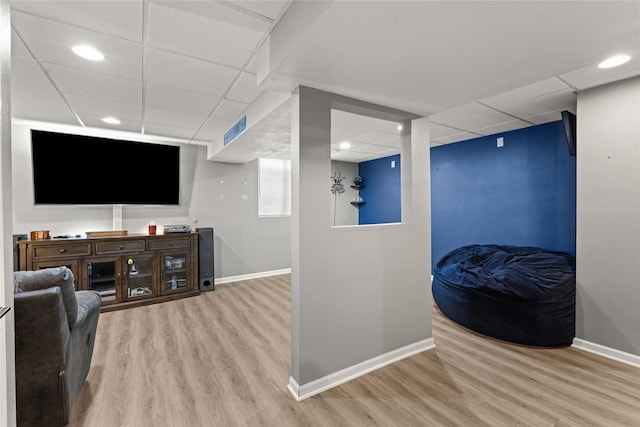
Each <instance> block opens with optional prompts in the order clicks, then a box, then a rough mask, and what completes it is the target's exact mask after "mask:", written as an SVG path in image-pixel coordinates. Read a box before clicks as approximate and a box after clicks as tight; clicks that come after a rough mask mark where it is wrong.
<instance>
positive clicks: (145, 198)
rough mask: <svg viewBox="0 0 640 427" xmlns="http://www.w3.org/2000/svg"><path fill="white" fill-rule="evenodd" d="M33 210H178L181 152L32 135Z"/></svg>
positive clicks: (95, 139)
mask: <svg viewBox="0 0 640 427" xmlns="http://www.w3.org/2000/svg"><path fill="white" fill-rule="evenodd" d="M31 155H32V164H33V190H34V191H33V192H34V203H35V204H36V205H179V204H180V147H179V146H175V145H161V144H152V143H146V142H136V141H124V140H119V139H108V138H98V137H93V136H84V135H72V134H64V133H56V132H47V131H41V130H35V129H34V130H32V131H31Z"/></svg>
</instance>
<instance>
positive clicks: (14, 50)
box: [11, 28, 33, 60]
mask: <svg viewBox="0 0 640 427" xmlns="http://www.w3.org/2000/svg"><path fill="white" fill-rule="evenodd" d="M17 57H22V58H29V59H33V56H32V55H31V53H29V50H28V49H27V46H26V45H25V44H24V43H23V42H22V40H21V39H20V37H18V33H16V30H15V29H13V28H11V59H12V60H13V59H14V58H17Z"/></svg>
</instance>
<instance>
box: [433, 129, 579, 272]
mask: <svg viewBox="0 0 640 427" xmlns="http://www.w3.org/2000/svg"><path fill="white" fill-rule="evenodd" d="M498 137H503V138H504V147H502V148H497V147H496V139H497V138H498ZM431 239H432V241H431V249H432V265H433V266H435V264H436V263H437V261H438V260H439V259H440V258H441V257H442V256H443V255H444V254H446V253H447V252H449V251H450V250H452V249H455V248H458V247H460V246H463V245H468V244H490V243H493V244H503V245H517V246H539V247H543V248H546V249H550V250H559V251H565V252H570V253H572V254H575V250H576V158H575V157H571V156H569V150H568V148H567V141H566V136H565V134H564V128H563V125H562V122H561V121H558V122H552V123H546V124H543V125H537V126H532V127H529V128H525V129H519V130H514V131H510V132H505V133H501V134H496V135H491V136H485V137H481V138H476V139H472V140H468V141H464V142H458V143H454V144H448V145H443V146H439V147H433V148H431Z"/></svg>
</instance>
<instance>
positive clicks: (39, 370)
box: [14, 287, 70, 426]
mask: <svg viewBox="0 0 640 427" xmlns="http://www.w3.org/2000/svg"><path fill="white" fill-rule="evenodd" d="M14 309H15V330H16V399H17V401H18V412H17V418H18V422H19V424H20V425H21V426H31V425H34V426H35V425H38V426H44V425H47V426H54V425H66V424H67V421H68V402H69V399H68V397H67V396H68V389H67V382H66V378H65V360H64V355H65V354H66V353H67V348H68V346H69V342H70V331H69V324H68V320H67V311H66V310H65V307H64V304H63V302H62V292H61V290H60V288H59V287H51V288H47V289H41V290H35V291H29V292H19V293H16V294H14ZM52 349H57V350H55V351H52Z"/></svg>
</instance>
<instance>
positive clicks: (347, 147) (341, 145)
mask: <svg viewBox="0 0 640 427" xmlns="http://www.w3.org/2000/svg"><path fill="white" fill-rule="evenodd" d="M340 148H342V149H343V150H348V149H349V148H351V144H349V142H347V141H343V142H341V143H340Z"/></svg>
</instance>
